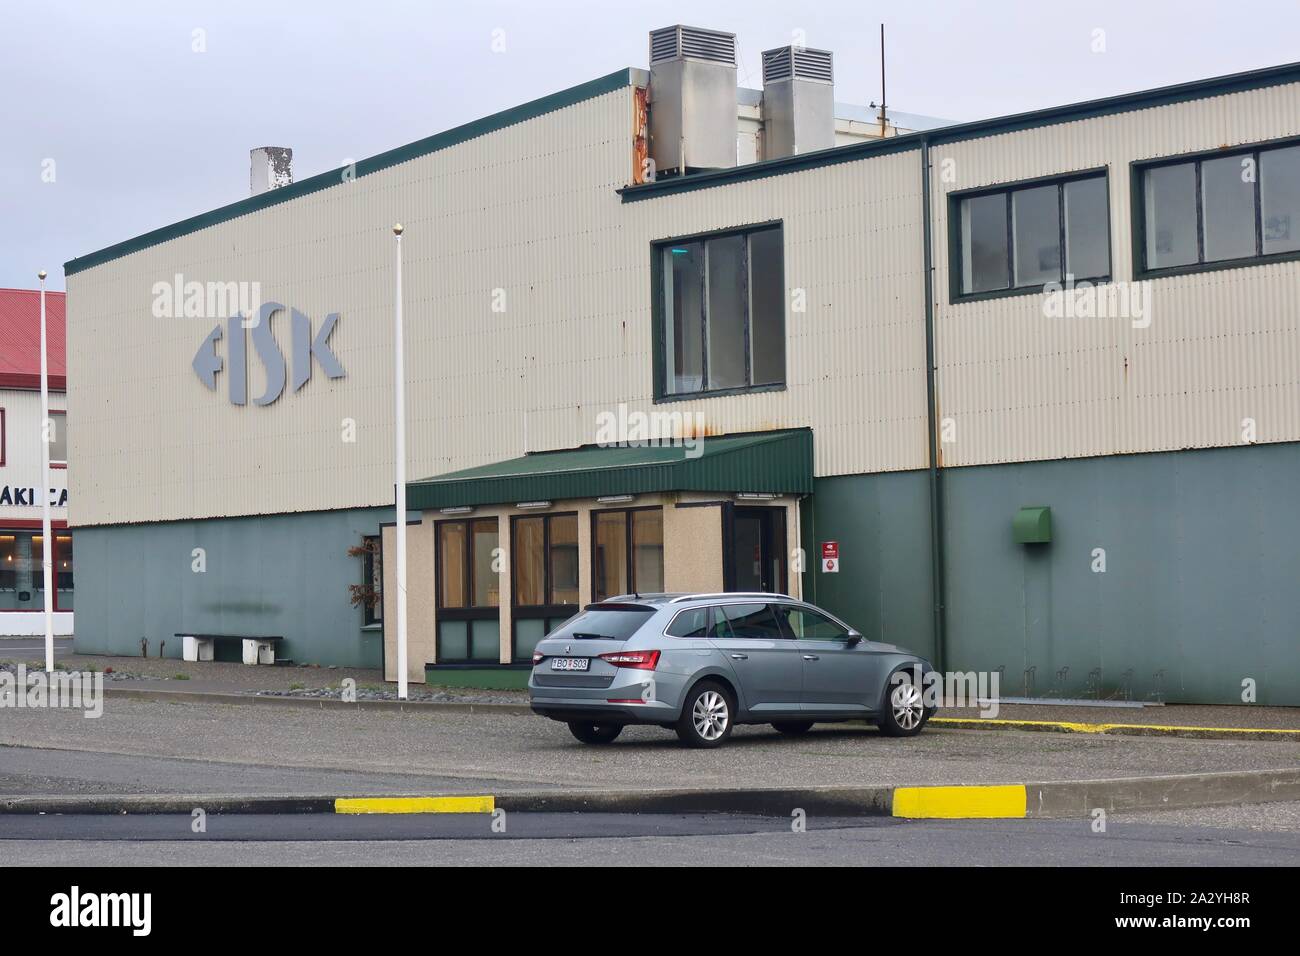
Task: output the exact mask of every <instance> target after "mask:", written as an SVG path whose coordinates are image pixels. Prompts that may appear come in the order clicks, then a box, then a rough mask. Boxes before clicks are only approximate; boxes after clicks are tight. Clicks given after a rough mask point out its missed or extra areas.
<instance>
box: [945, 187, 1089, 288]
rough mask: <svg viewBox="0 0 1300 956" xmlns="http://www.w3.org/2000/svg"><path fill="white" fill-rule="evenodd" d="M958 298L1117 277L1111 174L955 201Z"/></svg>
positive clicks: (989, 192)
mask: <svg viewBox="0 0 1300 956" xmlns="http://www.w3.org/2000/svg"><path fill="white" fill-rule="evenodd" d="M949 219H950V228H951V229H952V231H953V236H952V240H953V241H952V243H951V246H952V248H953V251H954V255H953V257H952V270H953V277H954V280H955V281H954V283H953V298H954V299H957V298H961V297H964V296H979V295H990V294H998V293H1012V292H1020V291H1032V290H1036V289H1037V290H1041V289H1042V288H1043V286H1045V285H1047V284H1048V283H1053V282H1056V283H1064V282H1066V281H1067V279H1068V278H1069V277H1073V279H1074V280H1075V281H1084V280H1088V281H1098V280H1103V279H1108V278H1110V210H1109V204H1108V202H1107V187H1106V173H1105V171H1104V170H1103V171H1101V172H1090V173H1085V174H1082V175H1079V176H1072V177H1062V178H1059V179H1052V180H1048V181H1044V180H1034V181H1032V182H1028V183H1022V184H1019V185H1010V186H1000V187H998V188H996V189H983V190H980V191H978V192H972V193H955V194H953V195H951V196H950V197H949Z"/></svg>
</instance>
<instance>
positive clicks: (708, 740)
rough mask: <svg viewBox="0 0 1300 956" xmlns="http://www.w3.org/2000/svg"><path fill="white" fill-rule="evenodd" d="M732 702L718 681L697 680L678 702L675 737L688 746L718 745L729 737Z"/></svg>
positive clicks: (732, 719)
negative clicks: (679, 708) (679, 710)
mask: <svg viewBox="0 0 1300 956" xmlns="http://www.w3.org/2000/svg"><path fill="white" fill-rule="evenodd" d="M735 719H736V702H735V700H734V699H733V698H732V696H731V693H730V692H729V691H728V690H727V689H726V688H725V687H723V686H722V685H721V684H718V683H715V682H713V681H707V680H706V681H701V682H700V683H698V684H696V685H695V686H694V687H692V688H691V690H690V693H688V694H687V695H686V699H685V700H684V701H683V702H682V715H681V717H679V718H678V719H677V736H678V738H679V739H680V740H681V742H682V743H684V744H686V746H688V747H720V746H722V743H723V741H725V740H726V739H727V738H728V737H730V736H731V726H732V724H733V723H734V722H735Z"/></svg>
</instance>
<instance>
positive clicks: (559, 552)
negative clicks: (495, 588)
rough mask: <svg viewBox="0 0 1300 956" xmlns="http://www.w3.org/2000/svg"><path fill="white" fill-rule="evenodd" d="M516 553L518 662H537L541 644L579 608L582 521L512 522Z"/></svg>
mask: <svg viewBox="0 0 1300 956" xmlns="http://www.w3.org/2000/svg"><path fill="white" fill-rule="evenodd" d="M510 534H511V542H512V547H511V551H512V553H513V554H514V574H513V575H512V581H513V588H514V594H513V600H512V603H513V606H514V610H513V613H512V615H511V621H512V624H511V626H512V628H513V630H514V641H513V648H514V650H513V658H514V660H516V661H528V660H531V659H532V656H533V648H534V647H536V646H537V642H538V641H540V640H541V639H542V638H543V637H545V636H546V635H547V634H548V633H550V632H551V631H552V630H553V629H554V628H555V627H556V626H558V625H559V624H561V623H563V622H564V621H566V620H568V619H569V618H570V617H572V616H573V612H574V611H576V610H577V605H578V516H577V515H576V514H556V515H529V516H527V517H516V518H513V519H511V525H510Z"/></svg>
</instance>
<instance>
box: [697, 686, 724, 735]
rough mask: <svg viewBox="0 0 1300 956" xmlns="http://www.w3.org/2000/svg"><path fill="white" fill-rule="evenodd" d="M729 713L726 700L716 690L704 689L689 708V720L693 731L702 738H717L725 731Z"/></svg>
mask: <svg viewBox="0 0 1300 956" xmlns="http://www.w3.org/2000/svg"><path fill="white" fill-rule="evenodd" d="M730 719H731V715H730V714H729V713H728V712H727V700H726V698H725V697H723V696H722V695H721V694H719V693H718V692H717V691H716V690H706V691H705V692H704V693H703V694H701V695H700V696H699V697H697V698H695V706H694V707H692V708H691V722H692V723H693V724H694V725H695V732H696V733H697V734H699V735H700V737H701V738H703V739H704V740H717V739H718V738H719V737H721V736H722V735H723V733H725V732H726V729H727V723H728V721H729V720H730Z"/></svg>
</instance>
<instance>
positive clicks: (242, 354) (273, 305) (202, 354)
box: [190, 302, 347, 405]
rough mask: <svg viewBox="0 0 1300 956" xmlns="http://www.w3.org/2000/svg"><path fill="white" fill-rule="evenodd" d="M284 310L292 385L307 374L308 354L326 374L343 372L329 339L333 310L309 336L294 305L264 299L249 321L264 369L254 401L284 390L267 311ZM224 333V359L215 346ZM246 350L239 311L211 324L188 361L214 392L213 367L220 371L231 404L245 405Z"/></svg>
mask: <svg viewBox="0 0 1300 956" xmlns="http://www.w3.org/2000/svg"><path fill="white" fill-rule="evenodd" d="M284 311H288V312H289V330H290V336H291V339H290V343H291V344H290V348H291V351H292V354H291V356H290V359H291V368H290V369H288V371H289V373H290V374H291V375H292V384H293V388H292V391H295V392H296V391H298V389H300V388H302V387H303V386H304V385H305V384H307V380H308V379H310V378H311V370H312V360H313V359H315V360H316V361H317V362H319V363H320V367H321V368H322V369H323V370H324V371H325V374H326V375H327V376H328V377H330V378H343V377H344V376H345V375H346V374H347V373H346V372H344V371H343V366H342V365H341V364H340V363H339V360H338V357H337V356H335V354H334V353H333V352H332V351H330V347H329V344H328V343H329V337H330V333H332V332H333V331H334V326H335V325H337V324H338V320H339V317H338V313H337V312H331V313H330V314H329V315H327V316H325V320H324V321H323V322H322V323H321V326H320V329H319V331H317V332H316V335H315V336H314V337H313V336H312V330H311V319H309V318H308V317H307V316H305V315H303V314H302V313H301V312H299V311H298V310H297V309H288V310H286V309H285V307H284V306H283V305H281V304H280V303H279V302H267V303H265V304H264V305H262V307H261V308H260V309H258V311H257V319H256V320H255V321H254V322H251V323H249V326H250V328H251V329H252V335H251V338H252V340H253V350H254V351H255V352H256V353H257V357H258V358H259V359H260V360H261V362H262V367H263V368H264V369H266V389H265V391H263V392H262V394H261V395H256V396H254V397H253V404H254V405H270V404H271V403H272V402H274V401H275V400H276V399H277V398H279V397H280V394H281V393H282V392H283V391H284V384H285V374H286V367H285V358H284V353H282V352H281V351H280V346H279V345H278V344H277V343H276V341H275V336H274V335H272V334H271V316H273V315H275V314H276V313H277V312H284ZM223 336H224V337H225V339H226V358H225V359H224V360H223V359H222V357H221V355H220V354H218V352H217V343H218V342H220V341H221V339H222V337H223ZM247 354H248V345H247V339H246V338H245V335H244V320H243V318H242V317H241V316H238V315H234V316H231V317H230V318H229V319H227V320H226V322H225V326H224V328H223V326H222V324H221V323H218V324H217V325H215V326H214V327H213V329H212V331H211V332H209V333H208V337H207V338H206V339H204V340H203V344H202V345H200V346H199V350H198V351H197V352H196V353H195V354H194V361H193V362H191V363H190V364H191V365H192V366H193V368H194V374H195V375H197V376H198V377H199V381H200V382H202V383H203V384H204V385H206V386H207V387H208V388H209V389H211V390H212V391H214V392H215V391H216V390H217V373H218V372H222V371H224V372H225V374H226V386H227V391H228V393H229V396H230V404H232V405H246V404H248V360H247Z"/></svg>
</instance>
